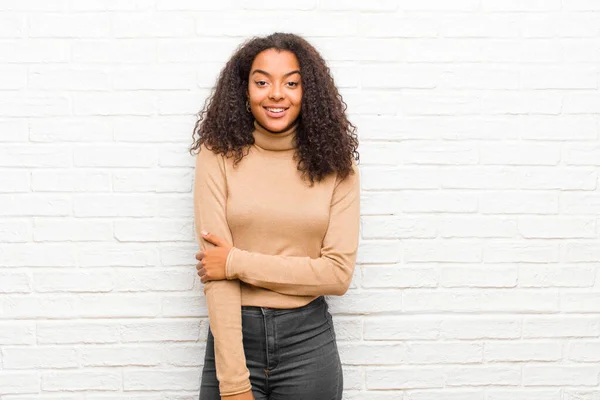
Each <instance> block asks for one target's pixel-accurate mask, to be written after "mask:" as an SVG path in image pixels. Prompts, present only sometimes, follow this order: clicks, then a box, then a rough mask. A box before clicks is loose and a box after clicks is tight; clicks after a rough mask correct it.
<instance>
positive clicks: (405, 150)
mask: <svg viewBox="0 0 600 400" xmlns="http://www.w3.org/2000/svg"><path fill="white" fill-rule="evenodd" d="M479 158H480V157H479V151H478V150H477V147H476V146H474V145H471V144H458V143H456V144H450V143H442V142H434V141H427V142H423V141H405V142H403V146H402V152H401V155H400V159H401V160H402V162H403V163H404V164H407V165H408V164H421V165H474V164H477V163H478V160H479Z"/></svg>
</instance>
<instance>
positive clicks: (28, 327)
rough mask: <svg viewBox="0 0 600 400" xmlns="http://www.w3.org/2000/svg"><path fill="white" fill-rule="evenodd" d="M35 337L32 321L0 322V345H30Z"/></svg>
mask: <svg viewBox="0 0 600 400" xmlns="http://www.w3.org/2000/svg"><path fill="white" fill-rule="evenodd" d="M35 337H36V330H35V323H34V322H33V321H13V322H10V321H9V322H4V321H2V322H0V345H3V346H4V345H32V344H34V343H35Z"/></svg>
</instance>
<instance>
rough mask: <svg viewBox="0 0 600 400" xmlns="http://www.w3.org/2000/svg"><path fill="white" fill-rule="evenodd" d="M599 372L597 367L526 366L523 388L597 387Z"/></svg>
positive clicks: (599, 368)
mask: <svg viewBox="0 0 600 400" xmlns="http://www.w3.org/2000/svg"><path fill="white" fill-rule="evenodd" d="M599 371H600V367H598V366H597V365H591V366H573V365H556V366H555V365H525V366H523V386H542V385H543V386H565V385H569V386H573V385H577V386H596V385H598V372H599Z"/></svg>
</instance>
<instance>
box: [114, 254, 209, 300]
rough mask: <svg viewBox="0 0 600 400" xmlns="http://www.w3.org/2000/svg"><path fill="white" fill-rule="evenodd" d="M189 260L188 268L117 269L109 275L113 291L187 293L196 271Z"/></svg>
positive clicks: (192, 261)
mask: <svg viewBox="0 0 600 400" xmlns="http://www.w3.org/2000/svg"><path fill="white" fill-rule="evenodd" d="M193 263H194V259H193V258H192V259H191V260H190V263H189V264H190V266H189V268H185V269H184V268H170V269H163V268H161V269H153V270H148V269H142V268H118V269H116V270H114V271H113V272H112V274H111V276H112V278H111V279H112V281H113V282H114V290H115V291H118V292H146V291H152V292H155V291H188V290H191V289H192V288H193V284H194V279H195V277H196V272H197V271H196V269H195V267H194V266H192V264H193Z"/></svg>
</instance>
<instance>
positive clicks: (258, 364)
mask: <svg viewBox="0 0 600 400" xmlns="http://www.w3.org/2000/svg"><path fill="white" fill-rule="evenodd" d="M242 332H243V337H244V339H243V342H244V352H245V354H246V366H247V367H248V370H249V371H250V382H251V384H252V392H253V394H254V397H255V399H256V400H341V398H342V386H343V374H342V365H341V363H340V357H339V354H338V349H337V344H336V341H335V332H334V329H333V323H332V320H331V314H330V313H329V311H328V306H327V303H326V302H325V299H324V298H323V297H318V298H317V299H315V300H314V301H312V302H311V303H309V304H307V305H305V306H303V307H299V308H294V309H275V308H264V307H250V306H243V307H242ZM220 398H221V397H220V395H219V382H218V381H217V375H216V370H215V352H214V338H213V335H212V332H210V330H209V332H208V339H207V343H206V354H205V357H204V368H203V371H202V384H201V386H200V400H220Z"/></svg>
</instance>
